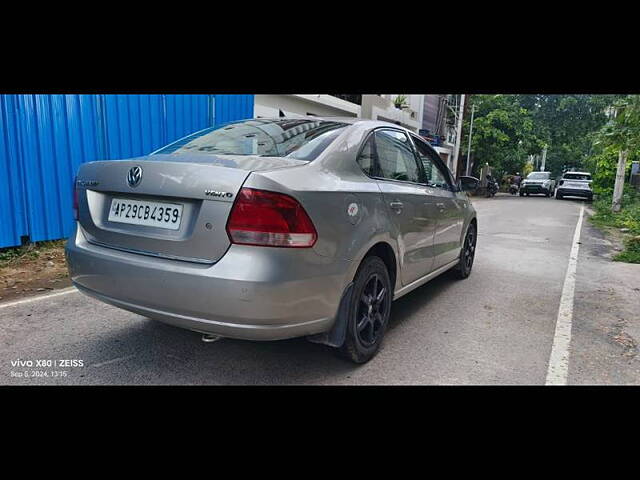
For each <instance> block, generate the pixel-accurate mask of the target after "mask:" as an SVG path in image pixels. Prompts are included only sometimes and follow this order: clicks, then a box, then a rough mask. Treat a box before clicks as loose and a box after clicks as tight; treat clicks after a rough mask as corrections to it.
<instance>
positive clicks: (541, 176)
mask: <svg viewBox="0 0 640 480" xmlns="http://www.w3.org/2000/svg"><path fill="white" fill-rule="evenodd" d="M548 178H549V172H532V173H530V174H529V175H527V179H531V180H546V179H548Z"/></svg>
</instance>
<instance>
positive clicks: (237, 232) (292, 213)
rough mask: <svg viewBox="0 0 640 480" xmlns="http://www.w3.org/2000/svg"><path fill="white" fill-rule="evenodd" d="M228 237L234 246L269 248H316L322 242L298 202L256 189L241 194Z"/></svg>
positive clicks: (246, 190)
mask: <svg viewBox="0 0 640 480" xmlns="http://www.w3.org/2000/svg"><path fill="white" fill-rule="evenodd" d="M227 234H228V235H229V239H230V240H231V242H232V243H240V244H244V245H260V246H268V247H298V248H300V247H312V246H313V244H314V243H315V242H316V239H317V238H318V235H317V233H316V229H315V227H314V226H313V222H312V221H311V219H310V218H309V215H307V212H305V210H304V208H303V207H302V205H300V203H299V202H298V201H297V200H296V199H295V198H292V197H290V196H289V195H284V194H282V193H276V192H267V191H265V190H256V189H253V188H243V189H242V190H240V193H238V197H237V198H236V201H235V203H234V204H233V208H232V209H231V214H230V215H229V221H228V222H227Z"/></svg>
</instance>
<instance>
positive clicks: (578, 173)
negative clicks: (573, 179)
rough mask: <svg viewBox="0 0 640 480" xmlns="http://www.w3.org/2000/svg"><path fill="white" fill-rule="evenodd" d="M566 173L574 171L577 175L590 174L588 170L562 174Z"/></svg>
mask: <svg viewBox="0 0 640 480" xmlns="http://www.w3.org/2000/svg"><path fill="white" fill-rule="evenodd" d="M567 173H575V174H577V175H591V174H590V173H589V172H564V173H563V174H562V175H566V174H567Z"/></svg>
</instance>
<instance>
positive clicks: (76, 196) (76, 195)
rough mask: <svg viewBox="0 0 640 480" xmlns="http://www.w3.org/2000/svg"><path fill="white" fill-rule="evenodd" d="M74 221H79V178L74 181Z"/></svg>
mask: <svg viewBox="0 0 640 480" xmlns="http://www.w3.org/2000/svg"><path fill="white" fill-rule="evenodd" d="M73 219H74V220H78V177H76V178H74V179H73Z"/></svg>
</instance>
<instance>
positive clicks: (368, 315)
mask: <svg viewBox="0 0 640 480" xmlns="http://www.w3.org/2000/svg"><path fill="white" fill-rule="evenodd" d="M388 302H389V291H388V290H387V288H385V286H384V283H383V281H382V278H380V276H379V275H378V274H377V273H374V274H372V275H371V276H370V277H369V279H368V280H367V283H366V284H365V286H364V288H363V289H362V294H361V295H360V298H359V300H358V307H357V310H356V315H357V317H356V319H357V323H356V334H357V336H358V340H359V341H360V342H361V343H362V345H364V346H366V347H369V346H371V345H373V344H374V343H376V342H377V341H378V338H379V337H380V333H381V332H382V331H383V330H384V329H383V327H384V321H385V318H384V317H385V312H386V311H387V303H388Z"/></svg>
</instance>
